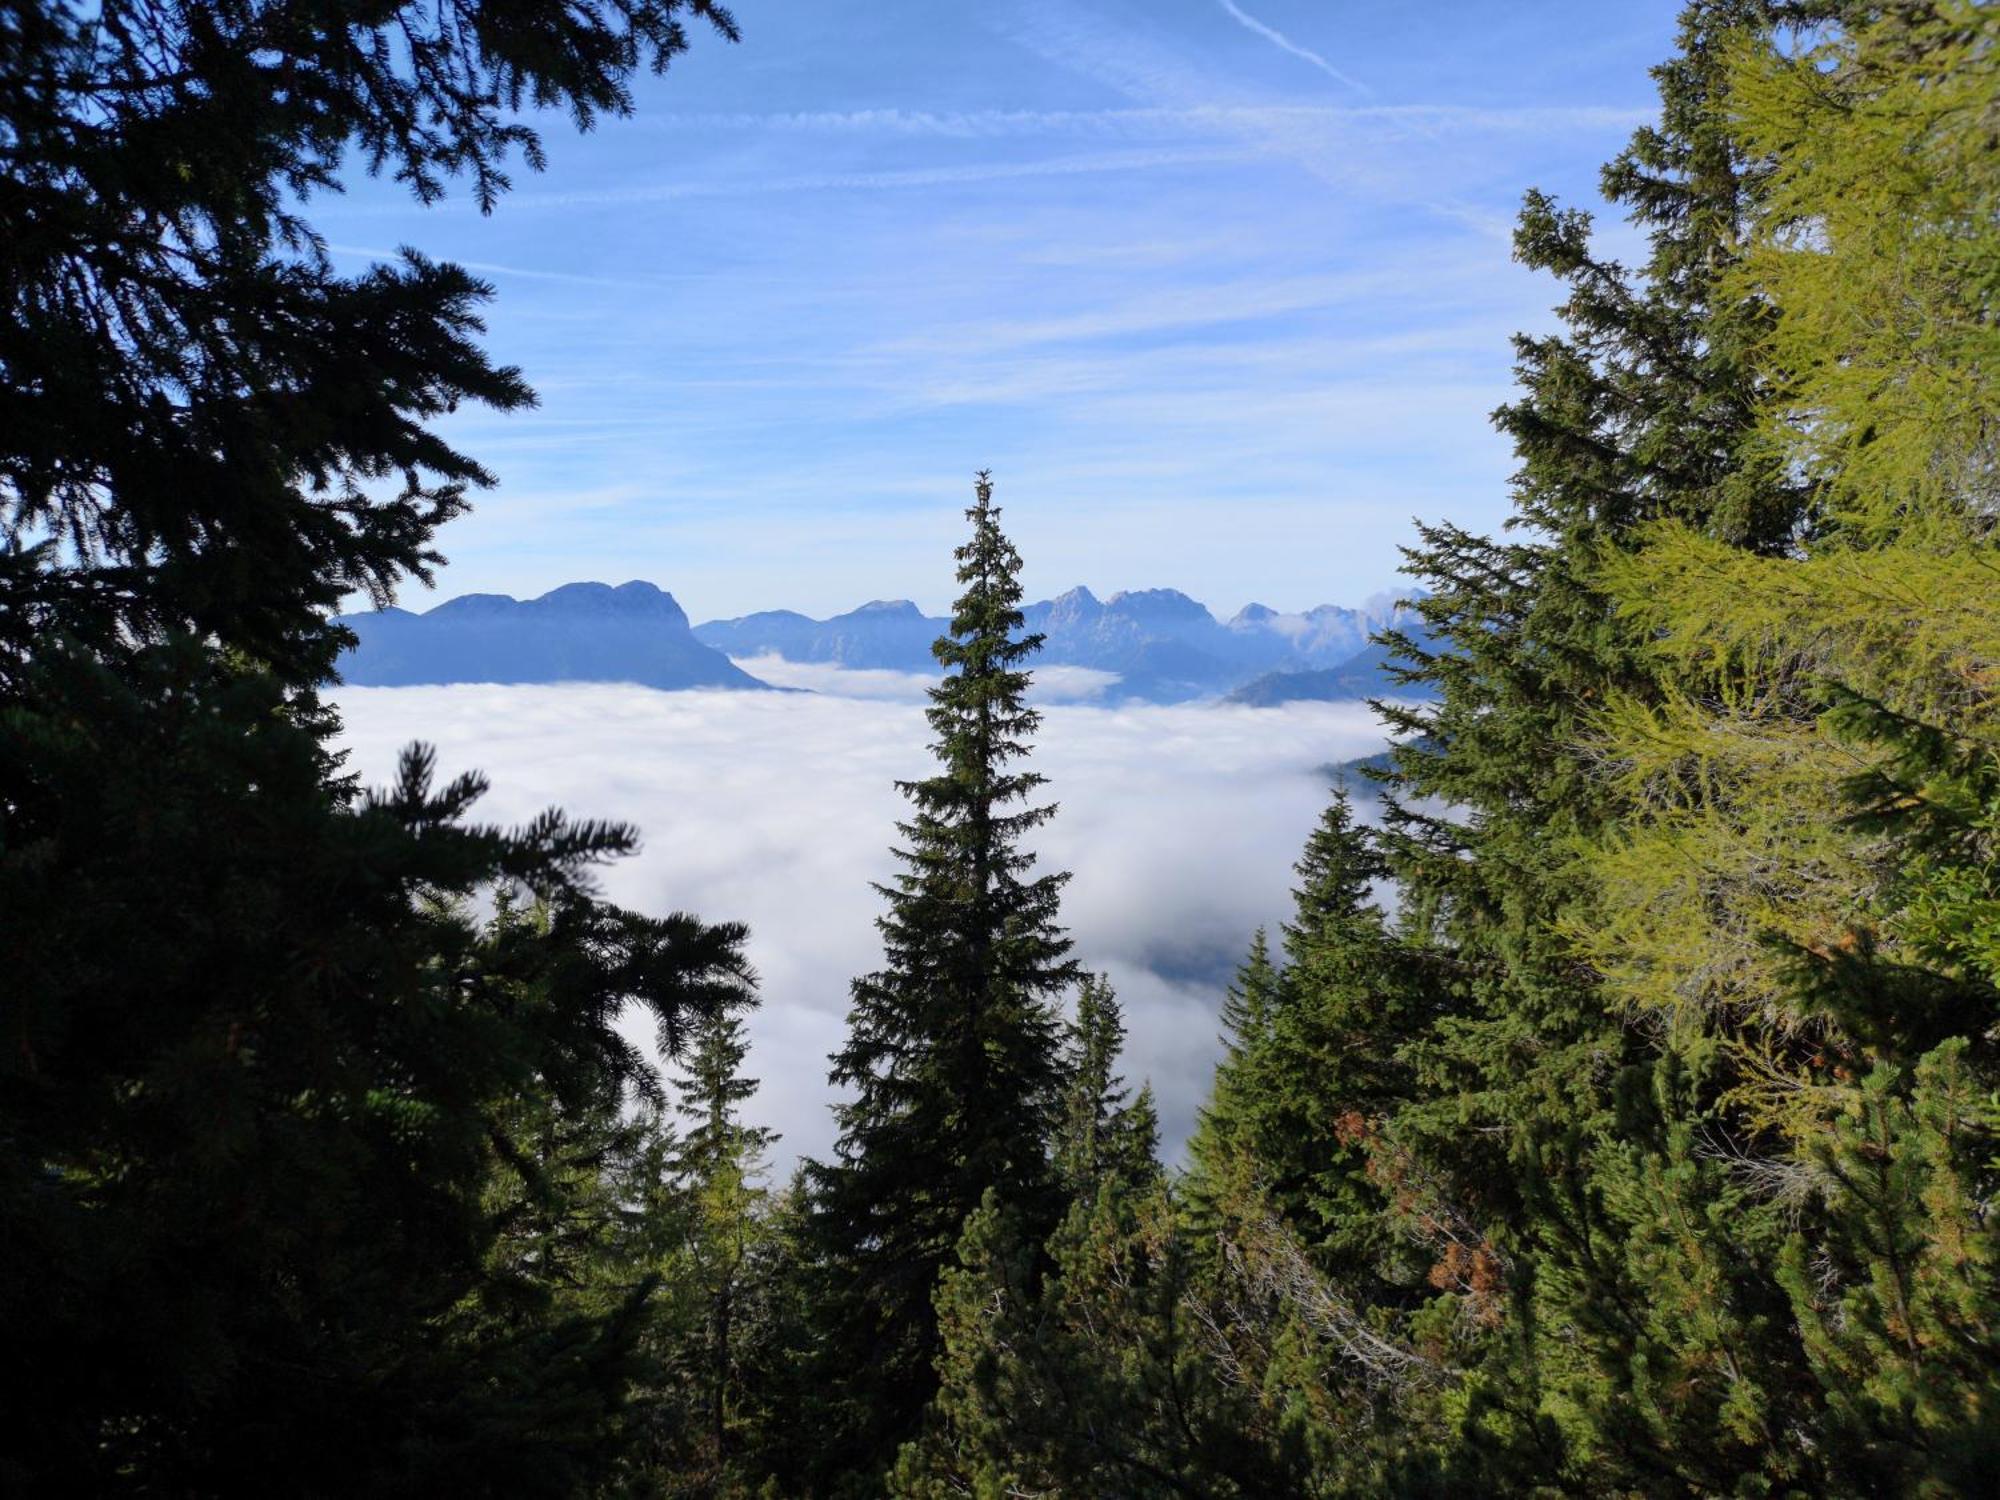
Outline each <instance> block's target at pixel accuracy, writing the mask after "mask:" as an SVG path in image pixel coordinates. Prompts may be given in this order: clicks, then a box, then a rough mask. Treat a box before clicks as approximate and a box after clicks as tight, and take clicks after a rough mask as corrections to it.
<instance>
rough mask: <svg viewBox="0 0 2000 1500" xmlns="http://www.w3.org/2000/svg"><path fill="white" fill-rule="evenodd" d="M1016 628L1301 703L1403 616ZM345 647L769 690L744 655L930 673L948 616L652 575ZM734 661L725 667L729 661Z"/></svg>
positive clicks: (1326, 614)
mask: <svg viewBox="0 0 2000 1500" xmlns="http://www.w3.org/2000/svg"><path fill="white" fill-rule="evenodd" d="M1022 613H1023V615H1024V617H1025V619H1026V625H1027V629H1028V630H1030V631H1034V632H1039V633H1041V634H1042V635H1043V636H1044V637H1045V641H1044V644H1043V647H1042V649H1041V651H1040V652H1039V653H1038V654H1037V656H1036V657H1035V664H1040V665H1061V666H1077V667H1088V668H1092V669H1094V670H1097V671H1103V672H1108V673H1113V674H1116V677H1117V679H1118V681H1117V683H1116V685H1115V686H1113V687H1111V688H1110V689H1108V690H1107V696H1109V697H1113V698H1139V699H1143V700H1145V701H1148V702H1154V703H1177V702H1186V701H1189V700H1192V699H1198V698H1211V697H1217V696H1221V695H1231V696H1232V699H1233V701H1237V702H1242V703H1249V704H1252V705H1255V706H1266V705H1270V704H1275V703H1281V702H1289V701H1294V700H1296V699H1301V698H1316V699H1337V698H1360V697H1367V696H1371V695H1373V694H1376V693H1380V692H1383V691H1384V690H1385V689H1386V688H1387V687H1388V683H1387V681H1386V679H1385V678H1384V677H1383V675H1382V671H1381V663H1382V653H1381V651H1380V649H1379V648H1373V647H1370V645H1369V637H1370V635H1371V634H1372V633H1373V632H1375V631H1377V630H1379V629H1381V628H1383V627H1384V626H1385V625H1388V624H1391V623H1403V622H1405V621H1406V619H1407V612H1406V611H1403V610H1401V609H1398V608H1397V607H1396V606H1394V605H1370V606H1366V607H1363V608H1360V609H1349V608H1344V607H1342V606H1340V605H1332V604H1323V605H1320V606H1318V607H1317V608H1314V609H1310V610H1306V611H1304V612H1302V613H1297V614H1284V613H1280V612H1279V611H1277V610H1274V609H1271V608H1268V607H1267V606H1265V605H1261V604H1251V605H1247V606H1245V607H1244V608H1243V609H1241V610H1239V611H1237V613H1236V614H1235V615H1234V616H1232V617H1231V618H1229V619H1227V620H1218V619H1217V618H1216V617H1215V616H1214V615H1213V614H1211V613H1210V612H1209V610H1208V609H1207V608H1206V607H1205V606H1204V605H1202V604H1201V603H1199V602H1198V601H1196V600H1194V599H1191V598H1189V597H1188V596H1187V595H1186V594H1183V593H1181V592H1179V591H1178V590H1175V589H1142V590H1137V591H1134V592H1122V593H1116V594H1113V595H1111V596H1110V597H1109V598H1106V599H1101V600H1100V599H1099V598H1098V597H1097V596H1096V595H1095V594H1093V593H1091V591H1090V590H1089V589H1087V588H1081V587H1079V588H1073V589H1071V590H1069V591H1068V592H1067V593H1063V594H1059V595H1057V596H1056V597H1055V598H1053V599H1045V600H1041V601H1039V602H1037V603H1034V604H1030V605H1027V606H1026V607H1025V608H1024V609H1023V611H1022ZM340 623H341V624H344V625H345V626H347V628H348V629H350V630H351V631H353V632H354V634H355V636H356V638H357V645H356V646H355V647H354V648H353V649H351V650H349V651H347V652H345V653H343V655H342V658H341V662H340V671H341V674H342V676H343V677H344V678H345V680H346V681H348V682H349V683H352V684H355V685H357V686H404V685H411V684H417V683H449V682H509V683H525V682H633V683H638V684H640V685H642V686H646V687H655V688H689V687H727V688H743V689H756V688H762V687H764V686H766V684H764V683H762V682H760V681H758V679H757V678H756V677H754V676H753V675H751V673H750V672H748V671H745V670H744V669H743V667H742V666H740V665H738V663H741V662H748V663H749V664H750V665H751V666H752V667H753V668H754V666H755V660H756V658H759V657H764V656H779V657H783V658H785V659H786V660H788V661H793V662H818V663H826V664H830V665H836V666H841V667H848V668H877V669H889V670H894V671H904V672H929V671H931V670H933V669H934V667H935V663H934V662H933V660H932V658H931V649H930V648H931V643H932V642H933V641H935V640H936V639H937V638H938V637H939V636H940V635H942V634H944V633H945V631H946V630H947V629H948V628H949V626H950V621H949V619H947V618H946V617H944V616H941V615H926V614H925V613H924V612H923V611H922V610H920V609H919V608H918V607H917V606H916V605H915V604H913V603H911V602H910V601H909V600H907V599H894V600H875V601H873V602H871V603H868V604H864V605H862V606H861V607H860V608H858V609H854V610H850V611H848V612H847V613H846V614H840V615H834V616H832V617H831V618H828V619H823V620H818V619H813V618H811V617H809V616H807V615H803V614H799V613H797V612H796V611H793V610H767V611H763V612H761V613H758V614H750V615H743V616H741V617H739V618H736V619H731V620H710V621H708V622H706V623H705V624H701V625H691V624H690V623H689V621H688V617H687V614H686V612H685V611H684V610H682V609H681V607H680V605H679V604H677V603H676V602H675V601H674V597H673V596H672V595H671V594H668V593H666V592H664V591H663V590H661V589H659V588H657V587H656V586H654V585H653V584H650V583H643V582H636V581H635V582H632V583H626V584H622V585H620V586H618V587H617V588H613V587H611V586H610V585H608V584H603V583H571V584H565V585H564V586H563V587H561V588H559V589H555V590H553V591H551V592H550V593H547V594H543V595H542V596H541V597H540V598H537V599H526V600H518V599H513V598H509V597H508V596H506V595H504V594H467V595H464V596H462V597H460V598H456V599H451V600H448V601H446V602H445V603H443V604H440V605H438V606H437V607H435V608H434V609H430V610H427V611H425V612H423V613H420V614H419V613H414V612H412V611H409V610H403V609H385V610H379V611H374V612H370V613H366V614H355V615H345V616H342V617H341V619H340ZM732 658H733V660H732Z"/></svg>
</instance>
